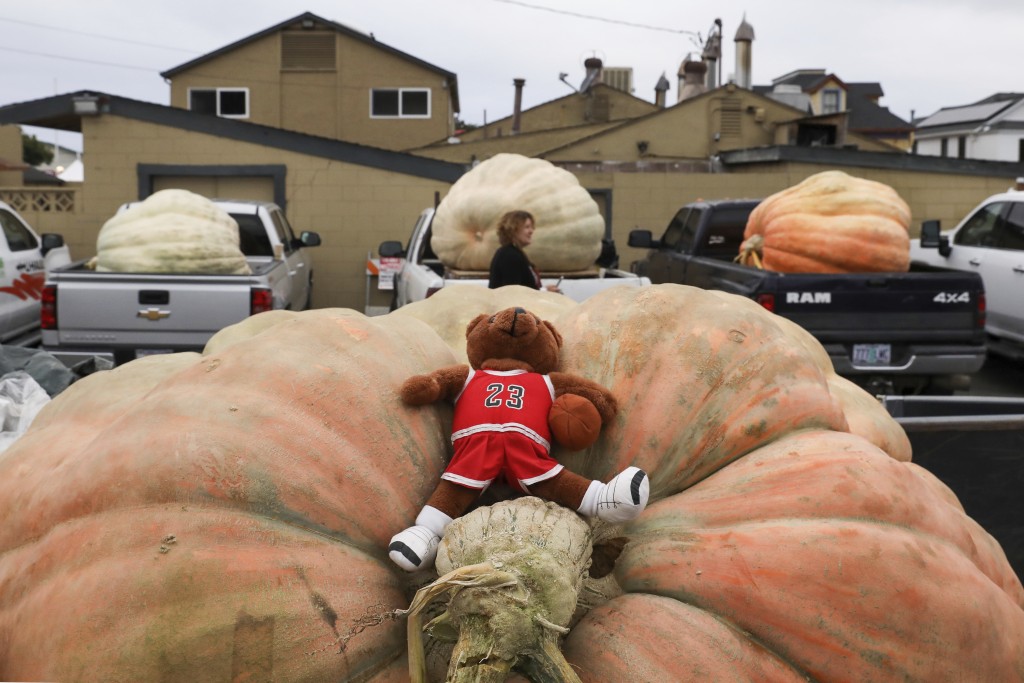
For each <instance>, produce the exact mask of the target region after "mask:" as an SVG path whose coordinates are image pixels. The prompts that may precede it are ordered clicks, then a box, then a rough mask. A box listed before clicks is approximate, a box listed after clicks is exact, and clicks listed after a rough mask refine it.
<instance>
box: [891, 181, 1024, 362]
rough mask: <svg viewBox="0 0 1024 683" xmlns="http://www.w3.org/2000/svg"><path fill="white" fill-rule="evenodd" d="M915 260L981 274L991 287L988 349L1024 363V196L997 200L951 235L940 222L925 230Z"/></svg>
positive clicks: (915, 243)
mask: <svg viewBox="0 0 1024 683" xmlns="http://www.w3.org/2000/svg"><path fill="white" fill-rule="evenodd" d="M910 258H911V261H913V262H918V263H927V264H930V265H934V266H941V267H943V268H953V269H956V270H964V271H969V272H972V273H978V274H979V275H980V276H981V279H982V280H983V281H984V283H985V304H986V320H985V331H986V332H987V333H988V343H987V345H988V349H989V351H991V352H992V353H997V354H1000V355H1004V356H1009V357H1011V358H1017V359H1024V295H1022V294H1021V292H1022V291H1024V191H1019V190H1009V191H1007V192H1003V193H1000V194H996V195H992V196H991V197H989V198H987V199H985V200H984V201H983V202H981V203H980V204H979V205H978V206H977V207H975V208H974V210H972V211H971V212H970V213H968V214H967V216H966V217H965V218H964V219H963V220H962V221H960V223H959V224H958V225H957V226H956V227H955V228H953V230H952V231H951V232H950V233H948V234H942V232H941V226H940V225H939V222H938V221H925V222H924V223H922V225H921V237H920V239H915V240H911V243H910Z"/></svg>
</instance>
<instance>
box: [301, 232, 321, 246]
mask: <svg viewBox="0 0 1024 683" xmlns="http://www.w3.org/2000/svg"><path fill="white" fill-rule="evenodd" d="M299 242H301V243H302V246H304V247H319V246H320V233H318V232H313V231H312V230H304V231H303V232H302V234H301V235H299Z"/></svg>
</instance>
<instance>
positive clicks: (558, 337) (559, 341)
mask: <svg viewBox="0 0 1024 683" xmlns="http://www.w3.org/2000/svg"><path fill="white" fill-rule="evenodd" d="M541 324H542V325H544V327H546V328H548V329H549V330H551V336H552V337H554V338H555V344H557V345H558V348H562V335H561V334H559V332H558V330H556V329H555V326H554V325H552V324H551V323H549V322H548V321H547V320H542V321H541Z"/></svg>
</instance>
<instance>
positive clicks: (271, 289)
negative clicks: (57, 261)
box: [41, 200, 320, 366]
mask: <svg viewBox="0 0 1024 683" xmlns="http://www.w3.org/2000/svg"><path fill="white" fill-rule="evenodd" d="M213 203H214V204H216V205H217V206H219V207H220V208H222V209H223V210H224V211H226V212H227V213H228V214H230V215H231V217H232V218H234V219H235V221H236V222H237V223H238V228H239V236H240V240H239V241H240V247H241V249H242V253H243V254H245V256H246V260H247V261H248V263H249V266H250V268H251V269H252V274H251V275H196V274H188V273H180V274H179V273H175V274H166V273H110V272H97V271H95V270H92V269H90V268H89V267H88V266H87V265H86V262H85V261H77V262H75V263H71V264H69V265H67V266H64V267H62V268H57V269H54V270H53V271H51V272H49V273H48V274H47V277H46V283H45V285H44V286H43V290H42V315H41V322H42V343H43V349H44V350H46V351H48V352H50V353H51V354H53V355H54V356H56V357H57V358H59V359H60V360H61V361H63V362H64V363H65V364H66V365H69V366H72V365H75V364H76V363H78V362H80V361H82V360H86V359H88V358H91V357H94V356H99V357H101V358H104V359H106V360H110V361H112V362H114V363H115V364H121V363H125V362H127V361H129V360H132V359H134V358H137V357H140V356H144V355H149V354H154V353H172V352H175V351H199V350H202V348H203V346H204V345H205V344H206V342H207V341H208V340H209V338H210V337H211V336H213V334H214V333H216V332H217V331H218V330H220V329H222V328H224V327H227V326H228V325H233V324H234V323H237V322H238V321H240V320H242V319H244V318H246V317H248V316H250V315H253V314H256V313H260V312H263V311H267V310H271V309H276V308H285V309H292V310H303V309H305V308H308V307H309V306H310V302H311V298H312V288H313V263H312V259H311V254H310V253H309V248H310V247H315V246H317V245H319V244H320V236H319V234H318V233H316V232H303V233H302V234H301V235H299V236H296V235H295V233H294V232H293V230H292V227H291V225H290V224H289V223H288V220H287V219H286V218H285V215H284V212H283V211H281V209H280V207H278V206H277V205H276V204H273V203H271V202H259V201H242V200H238V201H234V200H213ZM129 206H131V205H130V204H126V205H124V206H122V207H121V210H124V209H125V208H127V207H129Z"/></svg>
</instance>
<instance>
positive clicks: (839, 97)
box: [821, 88, 843, 114]
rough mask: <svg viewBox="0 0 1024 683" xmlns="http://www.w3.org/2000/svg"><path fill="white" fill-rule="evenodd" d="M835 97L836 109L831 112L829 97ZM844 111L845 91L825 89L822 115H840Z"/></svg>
mask: <svg viewBox="0 0 1024 683" xmlns="http://www.w3.org/2000/svg"><path fill="white" fill-rule="evenodd" d="M831 95H835V107H836V108H835V109H834V110H833V111H829V110H828V108H827V106H828V104H829V102H828V101H827V100H828V96H831ZM842 110H843V91H842V89H841V88H825V89H824V90H822V91H821V113H822V114H838V113H839V112H841V111H842Z"/></svg>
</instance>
